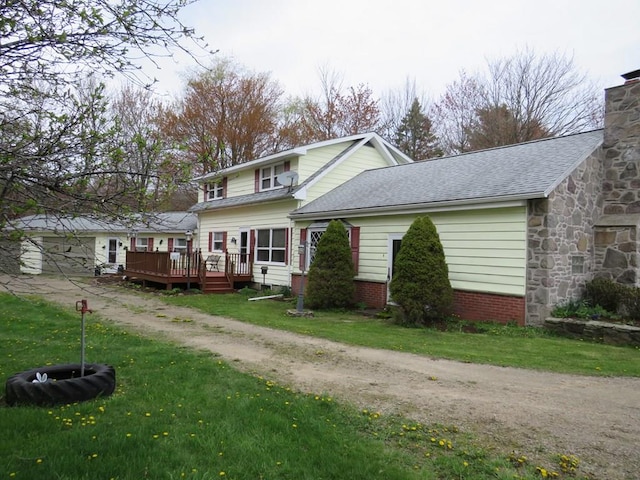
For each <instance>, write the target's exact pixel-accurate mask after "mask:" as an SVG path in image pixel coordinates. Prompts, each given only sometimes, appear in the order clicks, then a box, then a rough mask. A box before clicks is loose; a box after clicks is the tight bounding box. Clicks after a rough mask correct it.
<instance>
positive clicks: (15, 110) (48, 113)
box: [0, 0, 205, 251]
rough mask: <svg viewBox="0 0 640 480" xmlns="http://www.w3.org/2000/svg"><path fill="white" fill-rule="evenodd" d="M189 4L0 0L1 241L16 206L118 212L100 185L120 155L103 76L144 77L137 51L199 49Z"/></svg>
mask: <svg viewBox="0 0 640 480" xmlns="http://www.w3.org/2000/svg"><path fill="white" fill-rule="evenodd" d="M190 3H192V1H191V0H127V1H111V0H74V1H73V2H66V1H62V2H61V1H57V0H38V1H35V0H27V1H22V2H18V1H12V0H0V19H2V20H1V21H0V133H1V135H0V249H2V248H4V246H5V245H7V244H11V243H15V241H16V240H18V239H19V238H20V232H19V231H16V230H15V229H13V230H12V225H13V221H14V219H15V218H16V217H18V216H21V215H25V214H28V213H41V212H46V213H51V214H70V215H76V214H82V213H87V212H105V213H107V212H111V213H113V214H120V211H119V210H120V209H119V207H120V205H119V203H118V201H117V199H118V196H117V195H115V194H112V193H109V194H108V195H104V194H103V193H102V191H101V190H100V188H98V187H99V184H100V181H99V179H100V178H102V176H103V175H104V174H105V169H106V168H108V165H109V164H108V163H107V162H105V160H106V158H107V157H108V156H110V155H114V154H117V152H115V151H109V150H107V148H106V147H108V146H109V145H112V143H111V142H109V138H110V135H111V134H112V130H111V128H110V127H109V123H108V119H107V115H106V109H107V105H106V99H105V96H104V86H103V85H102V84H101V83H99V82H100V80H101V79H104V77H111V76H115V75H126V76H128V77H129V78H130V79H132V80H135V81H137V82H139V83H140V84H144V85H148V84H150V83H152V79H151V77H150V74H147V73H146V72H141V71H140V70H139V67H138V65H137V63H136V62H137V59H139V58H140V57H146V58H149V59H151V60H152V61H153V59H154V58H156V57H157V56H158V55H163V56H168V55H172V54H173V53H174V52H176V51H178V50H182V51H185V52H187V53H190V52H204V51H205V50H204V48H205V45H204V44H203V43H202V41H201V40H199V39H198V38H196V37H195V36H194V32H193V30H192V29H190V28H188V27H187V26H186V25H184V24H183V23H182V22H181V21H180V19H179V18H178V13H179V12H180V10H181V9H182V8H184V7H185V6H187V5H189V4H190ZM91 76H93V77H97V81H94V82H87V78H88V77H91ZM11 251H14V250H11Z"/></svg>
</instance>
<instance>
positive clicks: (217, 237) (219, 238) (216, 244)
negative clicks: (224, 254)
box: [211, 232, 224, 251]
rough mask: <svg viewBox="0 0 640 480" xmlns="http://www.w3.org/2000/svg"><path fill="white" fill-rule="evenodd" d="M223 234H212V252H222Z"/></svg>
mask: <svg viewBox="0 0 640 480" xmlns="http://www.w3.org/2000/svg"><path fill="white" fill-rule="evenodd" d="M223 242H224V232H213V240H212V245H211V248H212V250H214V251H215V250H220V251H222V250H224V243H223Z"/></svg>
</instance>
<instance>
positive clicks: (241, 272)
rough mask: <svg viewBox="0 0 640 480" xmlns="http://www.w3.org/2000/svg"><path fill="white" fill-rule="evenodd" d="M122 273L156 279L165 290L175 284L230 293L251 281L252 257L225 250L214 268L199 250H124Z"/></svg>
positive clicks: (144, 280)
mask: <svg viewBox="0 0 640 480" xmlns="http://www.w3.org/2000/svg"><path fill="white" fill-rule="evenodd" d="M126 265H127V266H126V268H125V270H124V274H125V275H126V276H127V277H128V278H129V280H131V281H140V282H142V284H143V285H146V284H147V283H155V284H161V285H164V286H165V288H166V289H167V290H171V289H173V288H174V287H181V288H182V287H184V288H198V289H199V290H201V291H202V292H204V293H229V292H233V291H235V290H236V288H238V286H239V284H244V283H249V282H252V281H253V275H252V273H251V272H252V271H253V259H252V258H250V256H249V255H242V256H241V255H240V254H234V253H226V254H224V255H222V256H221V258H220V261H219V262H218V265H217V269H216V268H215V267H213V266H212V265H211V264H208V263H207V262H206V261H205V259H204V258H203V257H202V255H201V252H199V251H196V252H192V253H191V254H190V255H187V254H186V253H180V254H175V253H174V254H170V253H169V252H127V263H126Z"/></svg>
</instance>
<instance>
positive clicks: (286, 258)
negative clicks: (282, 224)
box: [284, 228, 289, 265]
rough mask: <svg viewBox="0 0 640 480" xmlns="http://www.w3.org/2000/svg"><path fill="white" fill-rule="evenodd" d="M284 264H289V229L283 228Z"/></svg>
mask: <svg viewBox="0 0 640 480" xmlns="http://www.w3.org/2000/svg"><path fill="white" fill-rule="evenodd" d="M284 264H285V265H289V229H288V228H285V229H284Z"/></svg>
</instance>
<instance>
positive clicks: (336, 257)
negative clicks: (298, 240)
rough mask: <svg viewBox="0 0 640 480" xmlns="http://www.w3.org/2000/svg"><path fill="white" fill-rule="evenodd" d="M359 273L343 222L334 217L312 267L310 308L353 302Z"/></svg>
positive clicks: (310, 274) (309, 279)
mask: <svg viewBox="0 0 640 480" xmlns="http://www.w3.org/2000/svg"><path fill="white" fill-rule="evenodd" d="M355 275H356V272H355V268H354V266H353V258H352V257H351V246H350V245H349V237H348V235H347V231H346V230H345V228H344V226H343V225H342V222H339V221H337V220H332V221H331V222H329V226H328V227H327V230H326V231H325V232H324V234H323V235H322V237H320V241H319V242H318V246H317V248H316V255H315V258H314V260H313V263H312V264H311V267H310V268H309V278H308V285H307V290H306V293H305V302H306V304H307V306H308V307H309V308H315V309H323V308H325V309H327V308H346V307H351V306H352V305H353V297H354V295H355V288H356V287H355V284H354V283H353V277H355Z"/></svg>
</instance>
